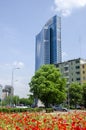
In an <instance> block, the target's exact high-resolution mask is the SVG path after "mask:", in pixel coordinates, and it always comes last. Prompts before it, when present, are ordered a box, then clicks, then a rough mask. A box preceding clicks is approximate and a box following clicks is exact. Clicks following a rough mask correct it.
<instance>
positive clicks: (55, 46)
mask: <svg viewBox="0 0 86 130" xmlns="http://www.w3.org/2000/svg"><path fill="white" fill-rule="evenodd" d="M35 49H36V50H35V70H38V69H39V68H40V66H42V65H44V64H56V63H60V62H61V61H62V53H61V17H59V16H56V15H55V16H54V17H52V18H51V19H50V20H49V21H48V22H47V23H46V24H45V25H44V27H43V29H42V30H41V32H40V33H39V34H38V35H37V36H36V48H35Z"/></svg>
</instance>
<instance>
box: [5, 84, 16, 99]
mask: <svg viewBox="0 0 86 130" xmlns="http://www.w3.org/2000/svg"><path fill="white" fill-rule="evenodd" d="M13 95H14V89H13V87H12V86H11V85H5V87H4V89H3V99H5V98H6V97H7V96H13Z"/></svg>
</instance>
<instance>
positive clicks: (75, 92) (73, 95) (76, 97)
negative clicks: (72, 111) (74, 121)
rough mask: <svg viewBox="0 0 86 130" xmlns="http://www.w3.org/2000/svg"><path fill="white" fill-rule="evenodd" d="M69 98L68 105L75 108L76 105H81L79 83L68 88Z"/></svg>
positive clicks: (80, 87)
mask: <svg viewBox="0 0 86 130" xmlns="http://www.w3.org/2000/svg"><path fill="white" fill-rule="evenodd" d="M69 98H70V105H74V106H75V108H76V106H77V105H80V104H81V101H82V86H81V85H80V84H79V83H72V84H71V85H70V87H69Z"/></svg>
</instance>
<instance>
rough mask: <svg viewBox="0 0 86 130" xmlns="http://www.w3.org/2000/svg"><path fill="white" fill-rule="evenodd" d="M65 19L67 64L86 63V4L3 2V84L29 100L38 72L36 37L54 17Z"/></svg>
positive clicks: (75, 0) (85, 0) (84, 0)
mask: <svg viewBox="0 0 86 130" xmlns="http://www.w3.org/2000/svg"><path fill="white" fill-rule="evenodd" d="M55 14H57V15H61V17H62V33H61V35H62V53H63V61H66V60H70V59H74V58H79V57H81V58H84V59H86V0H36V1H35V0H0V84H2V86H3V87H4V86H5V85H10V84H11V80H12V69H13V68H16V67H20V69H18V70H17V69H15V71H14V79H13V84H14V89H15V94H16V95H19V96H20V97H27V94H28V93H29V86H28V83H29V82H30V79H31V77H32V76H33V75H34V70H35V36H36V35H37V34H38V33H39V32H40V31H41V29H42V27H43V26H44V25H45V23H46V22H47V21H48V19H50V18H51V17H52V16H53V15H55Z"/></svg>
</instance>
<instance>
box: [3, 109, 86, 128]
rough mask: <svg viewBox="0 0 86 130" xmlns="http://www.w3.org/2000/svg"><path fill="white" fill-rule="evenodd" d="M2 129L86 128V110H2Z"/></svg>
mask: <svg viewBox="0 0 86 130" xmlns="http://www.w3.org/2000/svg"><path fill="white" fill-rule="evenodd" d="M0 130H86V111H73V112H53V113H44V112H33V113H30V112H23V113H3V112H1V113H0Z"/></svg>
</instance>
